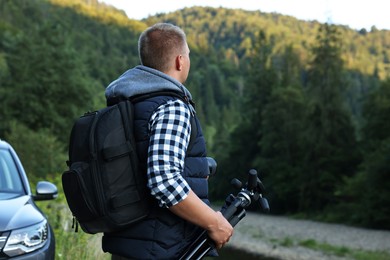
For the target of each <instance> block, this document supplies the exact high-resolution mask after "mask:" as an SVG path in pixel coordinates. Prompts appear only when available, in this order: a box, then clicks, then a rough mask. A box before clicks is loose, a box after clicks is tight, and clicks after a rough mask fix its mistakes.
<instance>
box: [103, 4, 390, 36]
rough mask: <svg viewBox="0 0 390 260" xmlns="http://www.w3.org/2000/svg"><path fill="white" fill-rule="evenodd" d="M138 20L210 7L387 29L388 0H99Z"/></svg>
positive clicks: (388, 20) (389, 10) (356, 26)
mask: <svg viewBox="0 0 390 260" xmlns="http://www.w3.org/2000/svg"><path fill="white" fill-rule="evenodd" d="M99 1H100V2H105V3H107V4H110V5H113V6H115V7H116V8H118V9H122V10H124V11H125V12H126V14H127V16H128V17H129V18H132V19H137V20H141V19H143V18H147V17H148V16H149V15H155V14H157V13H167V12H173V11H176V10H179V9H182V8H184V7H192V6H210V7H225V8H234V9H236V8H237V9H238V8H239V9H244V10H248V11H255V10H256V11H261V12H266V13H271V12H275V13H280V14H284V15H290V16H294V17H296V18H298V19H300V20H306V21H313V20H317V21H319V22H321V23H325V22H328V23H332V24H337V25H347V26H349V27H350V28H352V29H356V30H360V29H362V28H365V29H367V30H368V31H369V30H371V27H372V26H375V27H376V28H377V29H380V30H381V29H386V30H390V14H389V13H390V1H389V0H165V1H164V0H139V1H131V0H99Z"/></svg>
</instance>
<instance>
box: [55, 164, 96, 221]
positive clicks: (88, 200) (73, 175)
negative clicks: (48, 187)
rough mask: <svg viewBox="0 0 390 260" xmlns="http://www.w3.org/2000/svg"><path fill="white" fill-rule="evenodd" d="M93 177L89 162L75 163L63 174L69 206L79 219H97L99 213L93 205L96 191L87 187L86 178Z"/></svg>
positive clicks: (63, 183) (63, 185)
mask: <svg viewBox="0 0 390 260" xmlns="http://www.w3.org/2000/svg"><path fill="white" fill-rule="evenodd" d="M86 178H91V173H90V167H89V165H88V164H87V163H83V162H78V163H73V164H72V165H71V167H70V169H69V170H68V171H65V172H64V173H63V174H62V187H63V189H64V193H65V197H66V200H67V202H68V205H69V208H70V210H71V211H72V213H73V215H74V216H75V217H76V218H77V220H78V221H88V220H92V219H96V218H97V217H98V216H99V214H98V213H97V211H96V209H95V207H94V206H93V205H94V204H95V203H94V201H93V200H94V198H95V196H94V195H93V194H94V192H93V190H92V189H91V188H93V187H87V186H86V185H85V183H90V182H87V181H86V180H85V179H86Z"/></svg>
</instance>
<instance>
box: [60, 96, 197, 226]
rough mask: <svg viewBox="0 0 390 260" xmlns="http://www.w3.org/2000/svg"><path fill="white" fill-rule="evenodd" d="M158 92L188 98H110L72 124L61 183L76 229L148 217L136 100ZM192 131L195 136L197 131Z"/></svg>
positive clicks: (117, 223)
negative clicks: (136, 126)
mask: <svg viewBox="0 0 390 260" xmlns="http://www.w3.org/2000/svg"><path fill="white" fill-rule="evenodd" d="M157 95H160V96H161V95H170V96H176V97H180V98H181V99H182V100H185V101H186V99H185V98H183V96H182V95H178V94H177V93H171V92H170V93H168V94H167V93H166V92H164V93H161V92H159V93H151V94H147V95H143V96H141V97H137V98H136V99H135V100H136V101H135V100H132V101H129V100H126V99H125V100H122V99H119V100H111V101H108V105H109V106H108V107H105V108H102V109H100V110H98V111H94V112H87V113H85V114H84V115H83V116H81V117H80V118H79V119H78V120H76V122H75V124H74V125H73V128H72V132H71V135H70V143H69V161H68V162H67V164H68V166H69V170H67V171H65V172H64V173H63V174H62V186H63V189H64V193H65V197H66V200H67V202H68V205H69V208H70V210H71V212H72V214H73V218H74V219H73V220H74V221H76V231H77V224H80V226H81V228H82V230H83V231H84V232H86V233H89V234H95V233H99V232H113V231H116V230H118V229H121V228H124V227H127V226H129V225H132V224H134V223H135V222H137V221H139V220H142V219H144V218H145V217H146V216H148V213H149V211H150V208H151V203H150V191H149V190H148V188H147V186H146V183H147V176H146V173H142V172H140V170H139V161H138V156H137V153H136V146H135V140H134V130H133V127H134V126H133V121H134V120H133V116H134V115H133V114H134V113H133V103H134V102H139V101H141V100H144V99H146V98H149V97H153V96H157ZM186 102H187V103H188V101H186ZM112 103H114V104H112ZM191 125H193V123H192V120H191ZM195 128H196V127H195ZM192 132H194V133H192V134H191V138H190V139H191V140H192V139H194V138H193V135H195V134H196V133H195V132H196V131H192ZM191 143H192V142H191V141H190V145H191Z"/></svg>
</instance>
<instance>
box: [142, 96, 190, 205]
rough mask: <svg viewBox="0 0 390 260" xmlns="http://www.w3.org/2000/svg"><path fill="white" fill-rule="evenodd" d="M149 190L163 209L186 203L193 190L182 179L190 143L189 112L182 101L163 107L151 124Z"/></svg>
mask: <svg viewBox="0 0 390 260" xmlns="http://www.w3.org/2000/svg"><path fill="white" fill-rule="evenodd" d="M149 130H150V139H149V148H148V160H147V164H148V167H147V174H148V187H149V188H150V190H151V194H152V195H153V196H154V197H155V198H156V199H157V200H158V202H159V205H160V207H167V208H169V207H171V206H173V205H175V204H177V203H179V202H180V201H182V200H184V199H185V198H186V197H187V195H188V192H189V191H190V187H189V185H188V184H187V182H186V181H185V179H184V178H183V177H182V175H181V173H182V172H183V171H184V158H185V155H186V151H187V146H188V143H189V140H190V131H191V124H190V110H189V108H188V106H187V105H186V104H185V103H184V102H183V101H181V100H172V101H168V102H167V103H166V104H164V105H161V106H160V107H159V108H158V109H157V110H156V111H155V112H154V113H153V115H152V117H151V119H150V121H149Z"/></svg>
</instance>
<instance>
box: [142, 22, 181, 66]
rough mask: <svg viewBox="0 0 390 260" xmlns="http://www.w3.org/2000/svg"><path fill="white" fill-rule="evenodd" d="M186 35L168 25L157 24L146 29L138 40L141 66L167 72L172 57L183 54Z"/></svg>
mask: <svg viewBox="0 0 390 260" xmlns="http://www.w3.org/2000/svg"><path fill="white" fill-rule="evenodd" d="M186 42H187V39H186V35H185V33H184V31H183V30H182V29H180V28H179V27H178V26H175V25H173V24H170V23H157V24H155V25H153V26H151V27H149V28H148V29H146V30H145V31H144V32H143V33H142V34H141V36H140V37H139V40H138V53H139V59H140V62H141V64H142V65H144V66H147V67H151V68H154V69H157V70H159V71H167V70H168V69H169V68H170V62H172V57H174V56H176V55H179V54H183V53H184V52H185V46H186Z"/></svg>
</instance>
